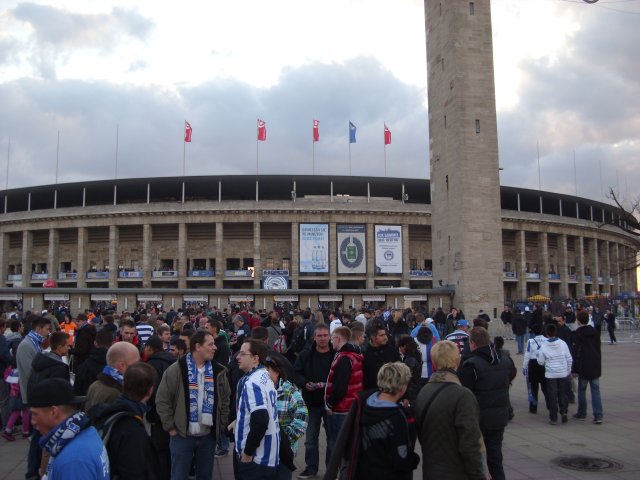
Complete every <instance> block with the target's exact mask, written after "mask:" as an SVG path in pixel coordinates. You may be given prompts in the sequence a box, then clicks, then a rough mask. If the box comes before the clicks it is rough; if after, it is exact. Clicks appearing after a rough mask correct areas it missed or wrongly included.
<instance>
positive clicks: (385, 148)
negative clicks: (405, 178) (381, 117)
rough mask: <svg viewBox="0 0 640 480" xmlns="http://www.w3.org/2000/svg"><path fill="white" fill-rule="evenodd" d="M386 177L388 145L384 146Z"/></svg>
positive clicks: (385, 170) (385, 171)
mask: <svg viewBox="0 0 640 480" xmlns="http://www.w3.org/2000/svg"><path fill="white" fill-rule="evenodd" d="M384 176H385V177H386V176H387V144H386V142H385V144H384Z"/></svg>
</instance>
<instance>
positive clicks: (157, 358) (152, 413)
mask: <svg viewBox="0 0 640 480" xmlns="http://www.w3.org/2000/svg"><path fill="white" fill-rule="evenodd" d="M175 361H176V358H175V357H174V356H173V355H171V354H170V353H168V352H158V353H154V354H153V355H151V356H150V357H149V358H148V359H147V363H148V364H149V365H151V366H152V367H153V368H154V369H155V371H156V373H157V375H156V383H155V385H154V386H153V395H151V398H150V399H149V401H148V402H147V405H149V413H148V414H147V420H148V421H149V422H150V423H155V422H159V421H160V420H159V419H158V418H157V414H156V392H157V391H158V385H160V380H162V375H164V372H165V370H166V369H167V368H169V367H170V366H171V365H172V364H173V362H175Z"/></svg>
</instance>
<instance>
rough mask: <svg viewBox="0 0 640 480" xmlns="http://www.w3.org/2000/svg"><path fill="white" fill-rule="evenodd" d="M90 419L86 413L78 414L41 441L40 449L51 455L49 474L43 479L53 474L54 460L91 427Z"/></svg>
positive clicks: (66, 420)
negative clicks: (83, 431) (82, 432)
mask: <svg viewBox="0 0 640 480" xmlns="http://www.w3.org/2000/svg"><path fill="white" fill-rule="evenodd" d="M89 424H90V420H89V417H88V416H87V414H86V413H84V412H77V413H75V414H74V415H71V416H70V417H68V418H67V419H65V420H64V421H63V422H62V423H61V424H60V425H58V426H57V427H56V428H54V429H53V430H51V431H50V432H49V433H48V434H47V436H46V437H42V438H41V439H40V447H42V448H43V449H45V450H46V451H47V452H49V454H50V455H51V458H49V463H48V464H47V473H46V474H45V475H44V476H43V477H42V479H43V480H46V479H47V478H48V477H49V474H50V473H51V466H52V465H53V460H54V459H55V458H56V456H58V454H59V453H60V452H62V450H64V448H65V447H66V446H67V445H69V443H71V442H72V441H73V439H74V438H76V436H77V435H78V434H79V433H80V432H81V431H82V430H84V429H85V428H88V427H89V426H90V425H89Z"/></svg>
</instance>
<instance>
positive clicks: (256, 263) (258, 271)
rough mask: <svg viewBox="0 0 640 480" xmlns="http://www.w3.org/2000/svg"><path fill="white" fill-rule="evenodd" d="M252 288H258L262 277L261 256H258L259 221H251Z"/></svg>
mask: <svg viewBox="0 0 640 480" xmlns="http://www.w3.org/2000/svg"><path fill="white" fill-rule="evenodd" d="M253 270H254V272H255V275H254V277H253V288H255V289H259V288H260V279H261V278H262V257H261V256H260V222H253Z"/></svg>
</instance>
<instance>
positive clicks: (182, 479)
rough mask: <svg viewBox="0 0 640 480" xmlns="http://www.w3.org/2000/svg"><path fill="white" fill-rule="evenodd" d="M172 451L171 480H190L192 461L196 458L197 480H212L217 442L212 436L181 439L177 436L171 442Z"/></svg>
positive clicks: (189, 436) (188, 436)
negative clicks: (188, 479)
mask: <svg viewBox="0 0 640 480" xmlns="http://www.w3.org/2000/svg"><path fill="white" fill-rule="evenodd" d="M169 448H170V449H171V480H186V479H187V478H189V470H190V469H191V461H192V460H193V458H194V456H195V464H196V480H211V478H212V477H213V458H214V454H215V449H216V440H215V438H213V436H212V435H203V436H201V437H193V436H191V435H187V436H186V437H181V436H180V435H175V436H173V437H171V440H170V441H169Z"/></svg>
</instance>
